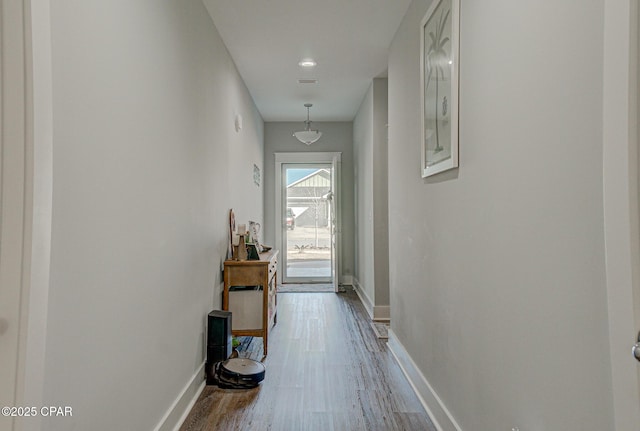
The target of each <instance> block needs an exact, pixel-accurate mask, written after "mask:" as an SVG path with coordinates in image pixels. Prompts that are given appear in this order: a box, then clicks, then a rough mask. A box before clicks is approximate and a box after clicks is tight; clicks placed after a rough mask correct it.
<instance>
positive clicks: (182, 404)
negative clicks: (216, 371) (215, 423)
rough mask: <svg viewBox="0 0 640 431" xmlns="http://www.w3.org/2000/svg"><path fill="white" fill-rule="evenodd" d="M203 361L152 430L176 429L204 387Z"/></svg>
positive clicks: (169, 430) (166, 430)
mask: <svg viewBox="0 0 640 431" xmlns="http://www.w3.org/2000/svg"><path fill="white" fill-rule="evenodd" d="M204 364H205V363H204V362H203V363H202V364H201V365H200V366H199V367H198V369H197V370H196V372H195V373H194V374H193V376H191V379H189V381H188V382H187V384H186V385H185V387H184V388H183V389H182V391H181V392H180V394H179V395H178V397H177V398H176V399H175V401H174V402H173V404H171V407H169V410H167V412H166V413H165V414H164V416H163V417H162V419H161V420H160V423H158V425H157V426H156V427H155V429H154V431H178V430H179V429H180V426H181V425H182V423H183V422H184V420H185V419H186V418H187V415H188V414H189V412H190V411H191V409H192V408H193V405H194V404H195V403H196V401H197V400H198V397H199V396H200V393H202V391H203V389H204V387H205V381H204Z"/></svg>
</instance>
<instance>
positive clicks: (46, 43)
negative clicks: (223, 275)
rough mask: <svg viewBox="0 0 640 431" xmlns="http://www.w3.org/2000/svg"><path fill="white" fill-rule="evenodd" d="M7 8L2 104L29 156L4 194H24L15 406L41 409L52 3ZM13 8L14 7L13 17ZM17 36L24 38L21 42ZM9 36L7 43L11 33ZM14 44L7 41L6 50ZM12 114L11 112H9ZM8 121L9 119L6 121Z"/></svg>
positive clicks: (19, 222)
mask: <svg viewBox="0 0 640 431" xmlns="http://www.w3.org/2000/svg"><path fill="white" fill-rule="evenodd" d="M0 4H1V5H2V11H3V14H1V19H2V20H3V25H2V26H0V28H4V29H5V31H7V32H8V31H11V32H12V34H11V35H10V36H8V37H9V38H10V39H13V42H11V44H12V49H11V50H5V49H4V48H5V46H6V45H5V46H3V50H2V53H3V55H4V56H6V57H3V63H5V66H6V65H7V62H8V63H9V64H11V67H12V68H16V69H15V70H13V72H12V74H13V76H7V75H6V73H3V74H2V79H3V80H4V81H3V84H2V86H3V87H4V88H5V89H6V88H7V83H9V85H11V88H12V94H11V95H8V94H6V93H5V92H2V95H0V97H1V98H2V103H3V106H5V107H8V108H9V109H11V111H12V114H10V115H12V116H15V115H18V116H19V117H20V118H19V124H21V127H22V131H21V133H20V135H19V136H18V135H14V136H12V137H11V146H12V147H13V149H12V150H11V151H13V152H18V153H21V154H22V156H21V157H22V161H23V163H22V164H21V165H20V166H14V168H15V169H16V170H19V171H20V172H15V171H14V172H13V174H12V176H13V179H9V181H10V182H9V183H5V184H3V185H2V186H1V187H3V194H4V193H5V191H9V192H10V193H12V194H16V193H17V194H21V195H22V196H21V198H20V200H21V202H22V205H21V208H20V211H21V218H20V219H15V220H14V221H13V222H12V225H11V226H8V228H9V229H14V228H15V229H18V232H20V236H21V237H20V238H18V239H17V240H16V241H18V242H16V241H14V242H13V244H11V246H10V247H8V250H9V251H10V252H11V253H12V254H14V253H15V252H16V250H15V249H16V248H17V247H18V244H20V246H19V247H20V248H21V250H20V253H21V255H20V256H19V261H20V262H19V265H18V266H17V269H16V270H17V271H19V272H20V274H19V281H18V283H17V284H16V285H14V286H13V287H14V288H15V289H16V291H15V292H17V293H18V294H19V298H20V307H19V320H18V322H13V324H14V325H15V326H16V327H17V330H18V351H17V358H15V359H16V365H17V367H16V370H15V392H14V403H15V404H14V405H16V406H42V405H44V401H43V391H44V373H45V355H46V328H47V309H48V302H49V299H48V292H49V269H50V256H51V221H52V190H53V188H52V183H53V169H52V168H53V159H52V154H53V104H52V101H53V98H52V64H51V24H50V21H51V14H50V0H21V1H18V2H16V1H8V0H0ZM8 5H11V10H10V9H9V7H8ZM4 20H8V22H11V27H8V26H5V25H4V24H5V23H6V21H4ZM18 33H19V34H20V36H17V35H18ZM3 35H4V36H5V37H6V36H7V33H4V34H3ZM17 38H20V39H22V40H20V41H19V40H18V39H17ZM8 41H9V40H8V39H5V40H4V41H3V45H4V42H8ZM16 43H18V44H19V45H17V44H16ZM5 66H3V69H4V72H6V69H5ZM17 68H20V69H19V70H18V69H17ZM15 78H17V79H18V81H20V82H18V81H16V80H15ZM19 110H20V111H21V112H18V111H19ZM6 114H7V112H4V113H3V115H6ZM16 118H17V117H16ZM4 120H7V117H6V116H5V118H4ZM16 124H18V123H16ZM2 129H3V130H4V129H5V128H4V127H3V128H2ZM3 139H4V138H3ZM4 143H5V144H6V143H7V141H5V142H4ZM5 148H6V147H5ZM16 175H19V176H20V177H21V178H20V179H19V180H17V181H18V182H19V183H20V184H18V182H16V179H17V176H16ZM5 179H7V177H5ZM3 216H4V214H3ZM5 221H6V220H5ZM2 229H5V227H3V228H2ZM11 250H13V251H11ZM5 263H6V262H5ZM11 429H14V430H16V431H18V430H19V431H36V430H39V429H41V418H40V416H37V417H27V418H16V421H15V423H14V424H13V425H12V428H11Z"/></svg>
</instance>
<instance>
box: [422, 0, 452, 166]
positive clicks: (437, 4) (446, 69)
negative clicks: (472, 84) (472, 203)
mask: <svg viewBox="0 0 640 431" xmlns="http://www.w3.org/2000/svg"><path fill="white" fill-rule="evenodd" d="M459 40H460V0H435V1H434V2H433V3H432V5H431V7H429V10H428V11H427V13H426V14H425V16H424V18H423V19H422V21H421V23H420V96H421V97H420V99H421V103H420V107H421V126H422V132H421V137H422V141H421V172H422V177H423V178H425V177H429V176H431V175H435V174H438V173H440V172H444V171H447V170H449V169H454V168H457V167H458V150H459V148H458V80H459V46H460V45H459V43H460V42H459Z"/></svg>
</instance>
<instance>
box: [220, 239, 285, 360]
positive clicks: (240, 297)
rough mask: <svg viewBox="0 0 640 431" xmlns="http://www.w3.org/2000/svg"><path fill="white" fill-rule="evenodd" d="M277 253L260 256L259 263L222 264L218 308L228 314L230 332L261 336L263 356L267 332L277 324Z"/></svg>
mask: <svg viewBox="0 0 640 431" xmlns="http://www.w3.org/2000/svg"><path fill="white" fill-rule="evenodd" d="M277 256H278V250H270V251H267V252H264V253H260V260H227V261H225V262H224V292H223V295H222V309H223V310H227V311H231V312H232V313H233V315H232V317H231V333H232V334H233V335H239V336H252V337H262V341H263V343H262V344H263V346H264V355H265V356H266V355H267V347H268V338H269V331H270V330H271V328H272V327H273V325H275V324H276V322H277V311H278V310H277V295H276V294H277V281H278V277H277V274H276V268H277V264H278V261H277Z"/></svg>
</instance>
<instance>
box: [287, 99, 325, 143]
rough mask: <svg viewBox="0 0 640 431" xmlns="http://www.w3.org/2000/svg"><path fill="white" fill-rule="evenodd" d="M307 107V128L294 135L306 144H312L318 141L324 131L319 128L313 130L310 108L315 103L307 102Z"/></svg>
mask: <svg viewBox="0 0 640 431" xmlns="http://www.w3.org/2000/svg"><path fill="white" fill-rule="evenodd" d="M304 106H305V108H307V121H305V122H304V124H305V130H301V131H300V132H295V133H294V134H293V136H295V137H296V139H297V140H298V141H300V142H302V143H304V144H307V145H311V144H313V143H314V142H316V141H317V140H318V139H320V137H321V136H322V132H320V131H319V130H311V120H309V108H311V107H312V106H313V105H312V104H311V103H305V104H304Z"/></svg>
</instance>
